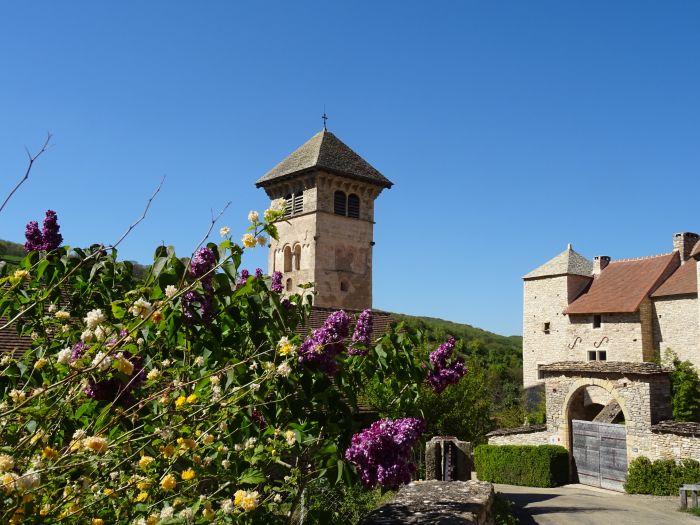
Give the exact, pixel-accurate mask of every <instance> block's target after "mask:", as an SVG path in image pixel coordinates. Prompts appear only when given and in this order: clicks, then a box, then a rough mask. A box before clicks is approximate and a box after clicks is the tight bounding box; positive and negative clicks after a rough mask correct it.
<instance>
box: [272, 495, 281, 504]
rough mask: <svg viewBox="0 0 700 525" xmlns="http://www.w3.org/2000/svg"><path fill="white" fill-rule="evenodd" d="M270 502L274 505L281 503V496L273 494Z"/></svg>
mask: <svg viewBox="0 0 700 525" xmlns="http://www.w3.org/2000/svg"><path fill="white" fill-rule="evenodd" d="M272 501H274V502H275V503H282V494H275V497H274V498H272Z"/></svg>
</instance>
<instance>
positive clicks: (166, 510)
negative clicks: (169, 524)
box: [160, 505, 175, 520]
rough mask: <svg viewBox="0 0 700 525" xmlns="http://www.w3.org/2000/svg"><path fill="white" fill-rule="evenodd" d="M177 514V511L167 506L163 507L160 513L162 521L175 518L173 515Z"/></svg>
mask: <svg viewBox="0 0 700 525" xmlns="http://www.w3.org/2000/svg"><path fill="white" fill-rule="evenodd" d="M174 513H175V509H174V508H172V507H171V506H170V505H166V506H165V507H163V509H162V510H161V511H160V519H162V520H167V519H170V518H172V517H173V514H174Z"/></svg>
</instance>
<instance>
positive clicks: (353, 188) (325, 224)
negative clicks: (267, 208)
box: [256, 129, 392, 310]
mask: <svg viewBox="0 0 700 525" xmlns="http://www.w3.org/2000/svg"><path fill="white" fill-rule="evenodd" d="M256 186H257V187H258V188H263V189H264V190H265V191H266V192H267V194H268V196H269V197H270V199H272V200H274V199H279V198H283V199H285V200H286V201H287V207H286V221H283V222H280V223H279V224H278V230H279V240H278V241H275V240H274V239H272V240H271V244H270V252H269V256H268V264H269V272H270V274H272V272H274V271H280V272H282V273H283V283H284V285H285V288H286V291H287V292H294V293H298V292H299V291H300V290H299V288H298V286H299V285H301V284H305V283H314V291H315V295H314V299H313V301H314V306H317V307H321V308H336V309H339V308H342V309H346V310H363V309H366V308H371V307H372V247H373V246H374V240H373V230H374V201H375V199H376V198H377V197H378V196H379V194H380V193H381V192H382V190H383V189H385V188H387V189H388V188H391V186H392V182H391V181H389V179H387V178H386V177H384V175H382V174H381V173H379V171H377V170H376V169H375V168H373V167H372V166H371V165H370V164H369V163H368V162H367V161H365V160H364V159H363V158H362V157H360V156H359V155H358V154H357V153H355V152H354V151H353V150H351V149H350V148H349V147H348V146H346V145H345V144H344V143H343V142H341V141H340V139H338V138H337V137H336V136H335V135H333V133H331V132H330V131H327V130H325V129H324V130H322V131H320V132H319V133H317V134H316V135H314V136H313V137H311V139H309V141H308V142H306V143H305V144H303V145H302V146H301V147H299V148H298V149H297V150H296V151H294V152H293V153H292V154H291V155H289V156H288V157H287V158H286V159H284V160H283V161H282V162H280V163H279V164H277V166H275V167H274V168H272V169H271V170H270V171H269V172H268V173H266V174H265V175H264V176H262V177H261V178H260V179H258V181H257V182H256Z"/></svg>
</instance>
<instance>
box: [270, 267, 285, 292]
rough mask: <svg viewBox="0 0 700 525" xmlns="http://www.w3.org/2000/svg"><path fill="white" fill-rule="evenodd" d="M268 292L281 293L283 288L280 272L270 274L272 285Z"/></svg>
mask: <svg viewBox="0 0 700 525" xmlns="http://www.w3.org/2000/svg"><path fill="white" fill-rule="evenodd" d="M270 290H272V291H273V292H275V293H282V291H283V290H284V287H283V286H282V272H272V284H271V285H270Z"/></svg>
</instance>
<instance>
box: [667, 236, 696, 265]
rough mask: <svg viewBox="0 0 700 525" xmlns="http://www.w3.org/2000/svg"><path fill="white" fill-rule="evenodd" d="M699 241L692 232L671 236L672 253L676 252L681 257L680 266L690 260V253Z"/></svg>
mask: <svg viewBox="0 0 700 525" xmlns="http://www.w3.org/2000/svg"><path fill="white" fill-rule="evenodd" d="M698 239H700V235H698V234H697V233H692V232H681V233H674V234H673V251H674V252H678V253H679V254H680V256H681V264H683V263H684V262H685V261H687V260H688V259H689V258H690V252H691V251H692V250H693V246H695V243H697V242H698Z"/></svg>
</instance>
